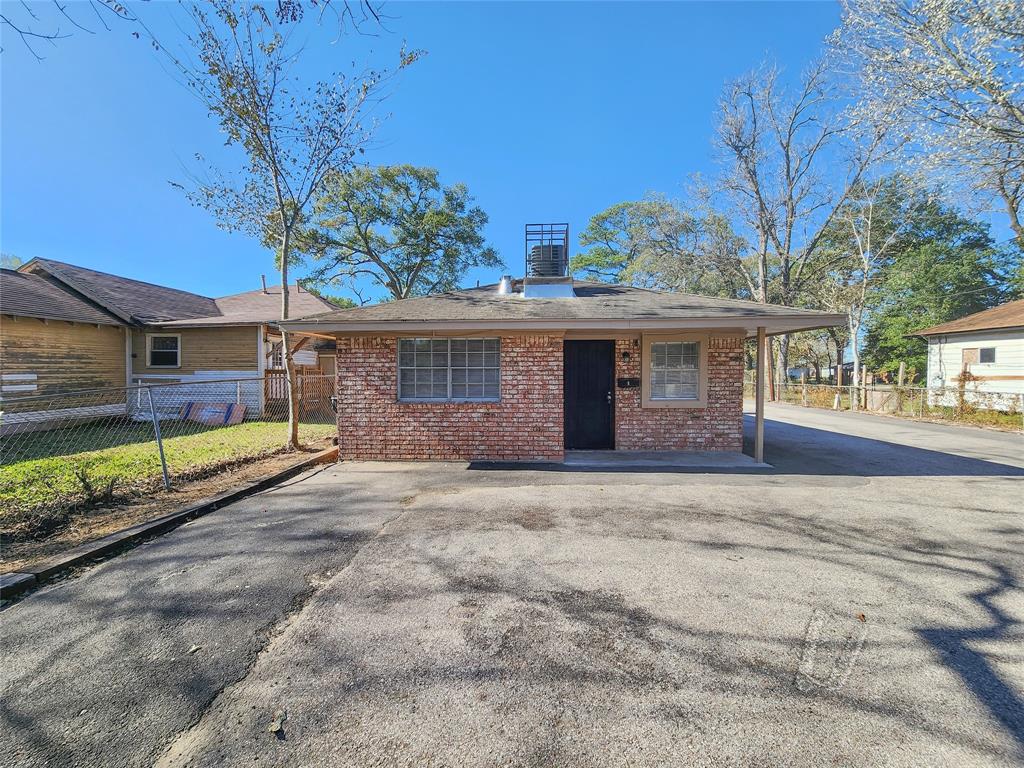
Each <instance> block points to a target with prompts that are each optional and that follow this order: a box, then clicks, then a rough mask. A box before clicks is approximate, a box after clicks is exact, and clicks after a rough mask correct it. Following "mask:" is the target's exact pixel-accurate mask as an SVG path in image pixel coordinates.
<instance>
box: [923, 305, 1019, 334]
mask: <svg viewBox="0 0 1024 768" xmlns="http://www.w3.org/2000/svg"><path fill="white" fill-rule="evenodd" d="M1000 328H1024V299H1019V300H1017V301H1011V302H1010V303H1009V304H1001V305H999V306H998V307H992V309H986V310H983V311H981V312H975V313H974V314H973V315H967V317H961V318H960V319H959V320H950V321H949V322H948V323H940V324H939V325H933V326H932V327H931V328H925V329H924V330H923V331H918V332H917V333H915V334H914V335H915V336H936V335H938V334H943V333H966V332H968V331H993V330H998V329H1000Z"/></svg>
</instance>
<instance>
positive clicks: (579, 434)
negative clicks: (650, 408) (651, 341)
mask: <svg viewBox="0 0 1024 768" xmlns="http://www.w3.org/2000/svg"><path fill="white" fill-rule="evenodd" d="M614 369H615V342H614V341H566V342H565V368H564V373H563V378H564V381H565V448H566V450H573V449H575V450H596V451H599V450H608V449H611V448H614V447H615V423H614V420H613V415H612V414H613V412H614V398H615V387H614V386H613V384H614V380H613V379H614Z"/></svg>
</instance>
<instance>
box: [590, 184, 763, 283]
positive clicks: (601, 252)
mask: <svg viewBox="0 0 1024 768" xmlns="http://www.w3.org/2000/svg"><path fill="white" fill-rule="evenodd" d="M579 242H580V246H581V247H582V248H583V249H584V250H582V251H580V253H578V254H576V255H575V256H574V257H573V259H572V263H571V264H570V269H571V271H572V272H573V273H574V274H577V275H580V276H582V277H587V278H590V279H594V280H600V281H604V282H613V283H627V284H629V285H636V286H640V287H644V288H656V289H660V290H670V291H680V292H686V293H702V294H706V295H713V296H730V297H735V296H744V295H749V293H750V290H751V288H752V285H751V284H749V283H748V282H747V281H746V280H745V279H744V277H745V274H744V270H743V268H742V266H743V265H742V254H743V250H744V244H743V241H742V240H741V239H740V238H739V237H737V236H736V234H735V233H734V232H733V231H732V228H731V227H730V225H729V222H728V221H727V220H726V219H724V218H723V217H721V216H717V215H714V214H707V215H704V216H696V215H694V214H691V213H689V212H687V211H685V210H683V209H682V207H681V206H680V204H679V203H678V202H676V201H674V200H669V199H668V198H666V197H663V196H661V195H648V196H647V197H646V198H644V199H643V200H633V201H627V202H623V203H617V204H616V205H613V206H611V207H610V208H607V209H605V210H604V211H601V212H600V213H598V214H595V215H594V216H593V217H592V218H591V219H590V223H589V224H588V226H587V228H586V229H585V230H583V232H582V233H581V234H580V237H579Z"/></svg>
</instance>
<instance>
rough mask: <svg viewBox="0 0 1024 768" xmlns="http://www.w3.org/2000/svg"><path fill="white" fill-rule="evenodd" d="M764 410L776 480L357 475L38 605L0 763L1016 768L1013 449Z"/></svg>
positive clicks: (13, 677)
mask: <svg viewBox="0 0 1024 768" xmlns="http://www.w3.org/2000/svg"><path fill="white" fill-rule="evenodd" d="M769 416H770V418H771V422H770V423H769V425H768V433H767V434H768V439H767V449H766V450H767V458H768V461H770V462H772V463H774V464H775V465H776V469H775V470H774V471H769V472H763V471H755V472H750V473H745V474H737V473H729V472H723V473H718V474H707V473H702V474H694V473H679V474H675V473H671V472H656V473H648V472H640V471H624V472H601V473H596V472H582V471H564V470H561V471H559V470H548V471H545V470H540V469H537V468H525V469H509V468H500V467H499V468H495V467H489V466H474V467H468V468H467V467H466V466H465V465H454V464H452V465H438V464H420V465H414V464H345V465H339V466H337V467H331V468H328V469H322V470H319V471H317V472H314V473H310V475H309V476H306V477H304V478H302V479H299V480H294V481H291V483H289V484H288V485H287V486H285V487H281V488H278V489H275V490H273V491H270V492H267V493H264V494H261V495H259V496H257V497H254V498H252V499H249V500H247V501H245V502H242V503H240V504H236V505H232V506H231V507H228V508H225V509H224V510H221V511H219V512H217V513H215V514H213V515H210V516H209V517H206V518H203V519H201V520H198V521H195V522H193V523H191V524H189V525H188V526H186V527H184V528H182V529H179V530H178V531H176V532H173V533H171V534H169V535H167V536H164V537H162V538H160V539H157V540H154V541H153V542H151V543H149V544H148V545H146V546H144V547H141V548H139V549H137V550H134V551H132V552H130V553H128V554H125V555H123V556H121V557H119V558H116V559H114V560H111V561H109V562H107V563H104V564H102V565H100V566H97V567H95V568H92V569H90V570H88V571H86V572H84V573H82V574H81V575H79V576H77V577H76V578H72V579H69V580H66V581H64V582H62V583H58V584H54V585H51V586H48V587H46V588H44V589H42V590H39V591H38V592H36V593H34V594H32V595H30V596H29V597H27V598H26V599H25V600H23V601H21V602H20V603H17V604H15V605H13V606H11V607H9V608H8V609H6V610H4V611H3V612H2V613H0V629H2V638H0V640H2V643H3V651H4V657H5V663H4V667H3V672H2V680H0V683H2V688H0V700H2V710H0V718H2V719H0V723H2V726H0V727H2V728H3V729H4V730H5V731H6V733H5V734H4V744H5V750H4V754H3V757H2V758H0V760H3V761H5V762H9V763H10V764H12V765H47V764H49V765H69V766H71V765H105V766H107V765H109V766H116V765H124V766H129V765H131V766H135V765H151V764H154V762H156V763H158V764H160V765H197V766H198V765H204V766H205V765H210V766H213V765H295V766H298V765H301V766H320V765H323V766H328V765H330V766H334V765H351V766H369V765H388V766H390V765H398V766H403V765H409V766H412V765H417V766H421V765H436V766H442V765H452V766H455V765H466V766H492V765H517V766H518V765H537V766H549V765H566V766H604V765H608V766H612V765H630V766H640V765H701V766H702V765H708V766H712V765H714V766H722V765H737V766H739V765H743V766H750V765H765V766H767V765H779V766H783V765H786V766H804V765H806V766H821V765H857V766H878V765H887V766H899V765H906V766H920V765H951V766H953V765H955V766H973V765H977V766H989V765H1020V764H1021V762H1022V761H1024V650H1022V649H1024V626H1022V624H1021V622H1022V621H1024V595H1022V592H1021V580H1022V577H1024V503H1022V501H1021V499H1022V498H1024V438H1022V437H1021V436H1019V435H1004V434H1000V433H992V432H984V431H981V430H972V429H964V428H955V427H939V426H935V425H916V424H909V423H907V422H900V421H895V420H892V419H885V418H878V417H869V416H857V415H846V414H832V413H829V412H825V411H808V410H804V409H800V408H787V407H784V406H779V407H774V408H771V409H770V411H769ZM275 721H276V724H277V725H280V727H279V728H277V729H275V730H274V731H273V732H271V731H270V730H268V726H271V724H272V723H274V722H275Z"/></svg>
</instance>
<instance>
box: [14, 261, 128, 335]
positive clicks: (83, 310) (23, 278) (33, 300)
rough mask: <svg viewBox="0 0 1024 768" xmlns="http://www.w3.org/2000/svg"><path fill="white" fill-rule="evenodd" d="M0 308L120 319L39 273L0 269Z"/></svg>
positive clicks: (105, 321)
mask: <svg viewBox="0 0 1024 768" xmlns="http://www.w3.org/2000/svg"><path fill="white" fill-rule="evenodd" d="M0 311H2V312H3V314H5V315H20V316H22V317H38V318H41V319H46V320H70V321H72V322H79V323H97V324H100V325H121V321H120V320H119V319H118V318H116V317H114V316H113V315H111V314H109V313H107V312H104V311H103V310H102V309H100V308H99V307H97V306H96V305H95V304H93V303H92V302H90V301H87V300H86V299H84V298H81V297H80V296H78V295H77V294H75V293H74V292H72V291H68V290H66V289H65V288H63V287H62V286H60V285H59V284H57V283H56V282H54V281H52V280H50V279H48V278H46V277H45V276H43V275H35V274H31V273H23V272H15V271H14V270H10V269H3V270H0Z"/></svg>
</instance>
